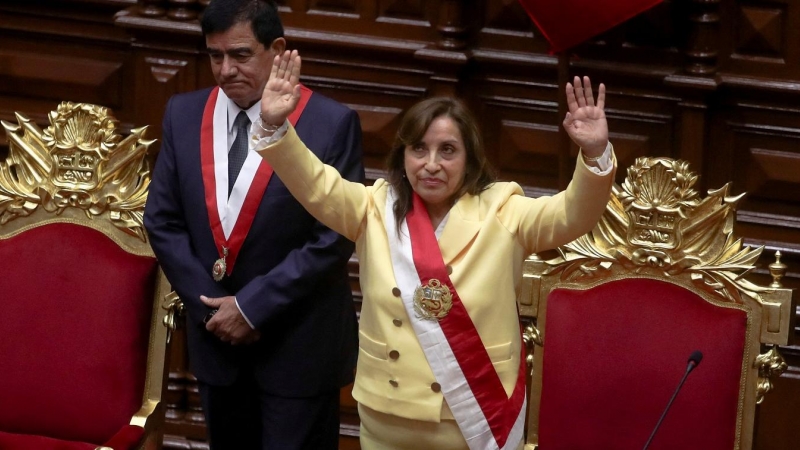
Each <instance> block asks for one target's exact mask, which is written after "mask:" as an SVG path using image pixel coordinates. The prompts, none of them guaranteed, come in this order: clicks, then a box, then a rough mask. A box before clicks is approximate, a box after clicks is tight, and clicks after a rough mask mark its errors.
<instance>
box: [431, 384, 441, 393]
mask: <svg viewBox="0 0 800 450" xmlns="http://www.w3.org/2000/svg"><path fill="white" fill-rule="evenodd" d="M431 390H432V391H433V392H441V391H442V385H440V384H439V383H436V382H434V383H433V384H431Z"/></svg>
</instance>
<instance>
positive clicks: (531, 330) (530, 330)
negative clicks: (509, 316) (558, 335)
mask: <svg viewBox="0 0 800 450" xmlns="http://www.w3.org/2000/svg"><path fill="white" fill-rule="evenodd" d="M522 343H523V344H525V354H526V356H525V363H526V364H527V365H528V369H532V368H533V350H534V345H538V346H539V347H542V346H544V341H543V340H542V334H541V333H540V332H539V329H538V328H536V325H534V324H533V323H528V324H527V325H526V326H525V328H524V329H523V330H522Z"/></svg>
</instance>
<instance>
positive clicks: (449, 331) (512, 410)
mask: <svg viewBox="0 0 800 450" xmlns="http://www.w3.org/2000/svg"><path fill="white" fill-rule="evenodd" d="M406 223H407V225H408V230H409V235H410V238H411V250H412V253H413V260H414V266H415V267H416V270H417V273H418V274H419V278H420V282H421V283H422V285H423V286H425V285H427V284H428V283H429V282H430V280H431V279H437V280H439V281H440V282H441V283H442V285H446V286H447V287H448V288H449V289H450V292H451V293H452V295H453V306H452V308H451V309H450V312H449V313H448V314H447V315H446V316H445V317H443V318H441V319H439V326H440V327H441V329H442V331H443V333H444V336H445V338H446V339H447V342H448V344H449V345H450V348H451V349H452V352H453V355H454V356H455V358H456V360H457V361H458V364H459V366H460V367H461V370H462V372H463V373H464V376H465V378H466V381H467V384H468V385H469V387H470V390H471V391H472V393H473V395H474V396H475V399H476V400H477V402H478V405H479V406H480V408H481V410H482V411H483V413H484V415H485V416H486V420H487V422H488V424H489V428H490V429H491V432H492V435H493V436H494V438H495V441H496V442H497V446H498V448H503V447H504V446H505V444H506V441H507V439H508V436H509V433H510V432H511V429H512V427H513V426H514V423H515V421H516V420H517V418H518V416H519V415H520V413H521V409H522V406H523V404H524V402H525V354H524V348H525V347H524V346H523V347H522V348H523V352H522V357H521V361H520V368H519V375H518V376H517V383H516V385H515V386H514V391H513V393H512V395H511V398H508V397H507V396H506V391H505V389H504V388H503V384H502V382H501V381H500V377H499V376H498V375H497V372H496V371H495V369H494V366H493V365H492V361H491V359H490V358H489V354H488V353H487V352H486V347H485V346H484V345H483V342H482V341H481V337H480V335H479V334H478V330H477V329H476V328H475V324H474V323H473V322H472V319H471V318H470V317H469V314H468V312H467V309H466V308H465V307H464V304H463V303H462V302H461V298H460V297H459V295H458V292H457V291H456V289H455V286H453V282H452V281H451V280H450V276H449V275H448V273H447V268H446V266H445V264H444V259H443V258H442V252H441V249H439V243H438V242H437V240H436V235H435V234H434V230H433V225H432V224H431V221H430V217H429V216H428V211H427V210H426V209H425V205H424V204H423V202H422V199H421V198H420V197H419V195H417V194H416V193H414V197H413V207H412V209H411V211H409V212H408V214H407V215H406ZM444 391H446V389H443V392H444ZM451 409H452V408H451ZM455 415H456V414H455V411H454V416H455ZM456 420H457V421H459V417H457V416H456ZM459 422H460V421H459ZM515 445H516V444H515Z"/></svg>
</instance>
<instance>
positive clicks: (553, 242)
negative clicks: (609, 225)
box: [498, 153, 617, 253]
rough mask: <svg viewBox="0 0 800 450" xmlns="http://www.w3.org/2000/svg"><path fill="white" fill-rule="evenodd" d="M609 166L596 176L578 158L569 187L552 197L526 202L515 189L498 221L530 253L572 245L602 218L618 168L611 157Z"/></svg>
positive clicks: (500, 211)
mask: <svg viewBox="0 0 800 450" xmlns="http://www.w3.org/2000/svg"><path fill="white" fill-rule="evenodd" d="M612 162H613V167H612V169H611V170H610V171H609V172H607V173H605V174H602V175H599V174H597V173H595V172H593V171H591V170H590V169H589V168H588V167H587V165H586V164H585V163H584V162H583V158H578V161H577V164H576V166H575V172H574V174H573V176H572V181H571V182H570V183H569V186H567V189H566V190H564V191H561V192H559V193H558V194H556V195H554V196H552V197H539V198H535V199H533V198H528V197H525V196H524V195H523V194H522V190H521V189H519V188H517V189H516V192H514V193H513V194H511V195H510V196H509V198H508V200H507V201H506V203H505V204H504V205H503V206H502V207H501V208H500V209H499V210H498V219H499V220H500V221H501V223H503V226H505V227H506V229H508V230H509V231H511V232H512V233H515V234H516V235H517V238H518V239H519V241H520V244H521V245H522V247H523V248H524V249H525V250H526V251H527V252H529V253H533V252H538V251H543V250H548V249H552V248H555V247H558V246H559V245H563V244H566V243H568V242H571V241H573V240H575V239H577V238H578V237H580V236H582V235H583V234H585V233H588V232H589V231H591V230H592V229H593V228H594V226H595V225H596V224H597V221H598V220H600V217H601V216H602V215H603V211H605V208H606V204H607V203H608V199H609V195H610V193H611V187H612V185H613V184H614V175H615V173H616V167H617V163H616V158H615V157H613V153H612Z"/></svg>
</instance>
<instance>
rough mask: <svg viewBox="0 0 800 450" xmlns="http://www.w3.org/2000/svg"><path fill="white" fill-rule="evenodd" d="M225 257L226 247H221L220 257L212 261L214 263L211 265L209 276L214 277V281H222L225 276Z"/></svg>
mask: <svg viewBox="0 0 800 450" xmlns="http://www.w3.org/2000/svg"><path fill="white" fill-rule="evenodd" d="M227 257H228V249H227V248H225V247H222V258H220V259H218V260H216V261H214V265H213V266H211V276H213V277H214V281H222V278H223V277H224V276H225V272H226V271H227V270H228V264H227V263H226V262H225V259H226V258H227Z"/></svg>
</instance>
